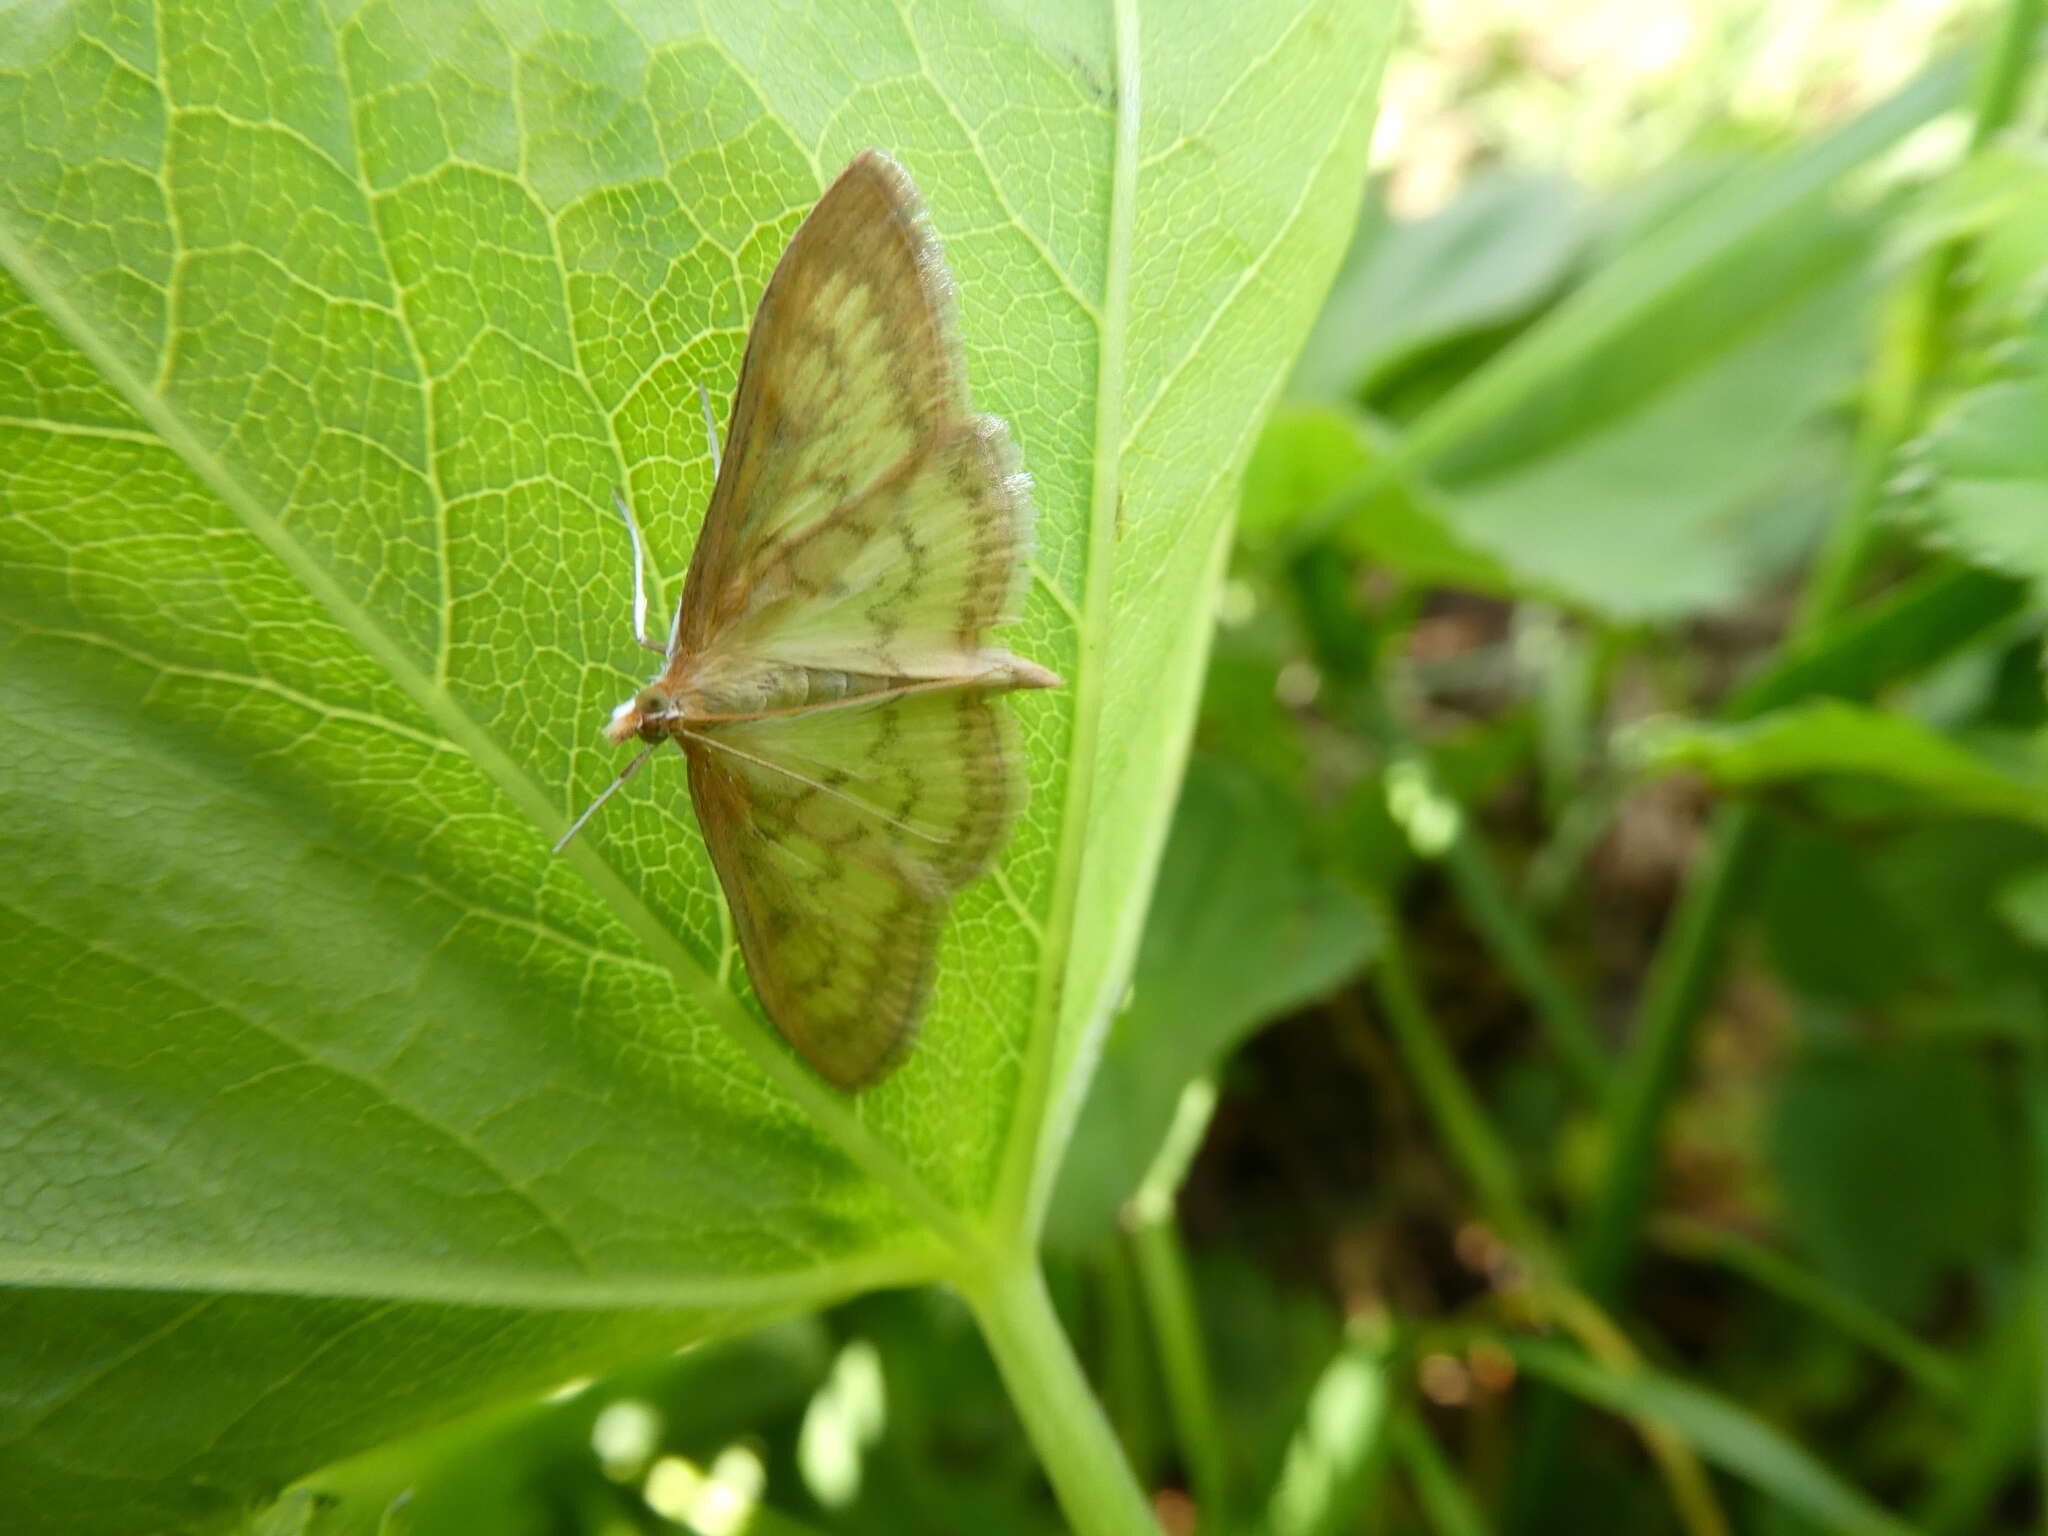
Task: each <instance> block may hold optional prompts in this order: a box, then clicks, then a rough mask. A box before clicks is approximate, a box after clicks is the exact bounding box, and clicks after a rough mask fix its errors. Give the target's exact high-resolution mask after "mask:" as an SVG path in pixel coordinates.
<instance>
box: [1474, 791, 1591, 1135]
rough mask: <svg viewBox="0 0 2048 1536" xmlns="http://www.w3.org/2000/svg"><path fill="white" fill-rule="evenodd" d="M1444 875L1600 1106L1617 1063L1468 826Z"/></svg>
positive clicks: (1563, 1057)
mask: <svg viewBox="0 0 2048 1536" xmlns="http://www.w3.org/2000/svg"><path fill="white" fill-rule="evenodd" d="M1444 871H1445V873H1447V874H1448V875H1449V876H1450V877H1451V886H1452V888H1453V889H1454V890H1456V891H1457V893H1458V898H1459V900H1460V901H1461V902H1463V904H1464V908H1465V915H1466V916H1467V917H1469V918H1470V919H1471V920H1472V926H1473V927H1474V928H1476V929H1478V930H1479V935H1480V937H1481V938H1483V939H1484V940H1485V941H1486V943H1487V945H1488V947H1489V948H1491V949H1492V950H1493V953H1494V956H1495V958H1497V959H1498V960H1499V961H1500V963H1501V965H1502V967H1503V968H1504V969H1505V970H1506V971H1507V973H1508V974H1509V975H1510V976H1512V977H1513V978H1514V980H1515V982H1516V983H1517V985H1519V986H1520V987H1521V989H1522V994H1523V996H1525V997H1527V998H1528V999H1529V1002H1530V1005H1531V1006H1532V1007H1533V1008H1534V1009H1535V1010H1536V1021H1537V1023H1538V1024H1540V1025H1541V1026H1542V1028H1543V1033H1544V1036H1545V1037H1546V1038H1547V1039H1548V1040H1549V1041H1550V1048H1551V1049H1552V1050H1553V1051H1555V1052H1557V1058H1558V1060H1559V1061H1560V1062H1562V1063H1563V1065H1564V1068H1565V1070H1566V1071H1567V1072H1569V1073H1570V1074H1571V1077H1572V1081H1573V1083H1574V1084H1575V1085H1576V1086H1577V1088H1578V1090H1579V1091H1580V1093H1582V1094H1584V1095H1585V1097H1586V1098H1587V1100H1588V1101H1589V1102H1591V1103H1595V1104H1598V1103H1600V1102H1602V1101H1603V1100H1604V1099H1605V1098H1606V1097H1607V1093H1608V1090H1609V1088H1610V1086H1611V1085H1612V1083H1613V1078H1614V1063H1613V1061H1612V1059H1611V1058H1610V1057H1609V1056H1608V1055H1607V1053H1606V1052H1605V1051H1603V1050H1601V1048H1600V1041H1599V1038H1598V1036H1597V1035H1596V1034H1595V1033H1594V1030H1593V1020H1592V1017H1591V1016H1590V1015H1589V1014H1588V1013H1587V1011H1586V1010H1585V1009H1584V1008H1583V1007H1581V1006H1580V1004H1579V999H1578V996H1577V994H1576V993H1575V992H1574V991H1573V990H1572V989H1571V987H1569V986H1567V985H1566V984H1565V981H1564V978H1563V977H1562V976H1560V975H1559V974H1558V973H1557V971H1556V970H1554V969H1553V968H1552V966H1551V964H1550V956H1549V954H1548V953H1547V952H1546V951H1545V950H1544V947H1543V945H1542V944H1541V943H1539V942H1538V941H1537V938H1536V935H1535V932H1534V931H1533V930H1532V929H1531V928H1530V926H1529V924H1528V922H1527V921H1526V920H1525V919H1524V917H1523V915H1522V908H1521V905H1520V903H1518V902H1516V901H1515V900H1514V899H1513V898H1512V897H1510V896H1509V895H1508V891H1507V886H1506V883H1505V882H1504V881H1503V880H1502V879H1501V876H1500V870H1499V868H1498V867H1497V866H1496V865H1495V864H1494V862H1493V857H1492V855H1491V854H1489V853H1488V852H1487V850H1486V845H1485V844H1484V843H1482V842H1481V841H1480V840H1479V839H1478V838H1477V837H1475V836H1474V835H1473V833H1472V831H1471V829H1470V827H1468V826H1465V825H1463V824H1461V825H1460V826H1459V828H1458V831H1457V834H1456V835H1455V836H1454V837H1453V838H1452V839H1451V845H1450V847H1448V848H1446V849H1445V850H1444Z"/></svg>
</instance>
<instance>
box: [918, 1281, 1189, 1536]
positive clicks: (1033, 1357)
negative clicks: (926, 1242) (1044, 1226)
mask: <svg viewBox="0 0 2048 1536" xmlns="http://www.w3.org/2000/svg"><path fill="white" fill-rule="evenodd" d="M956 1284H957V1285H958V1287H959V1289H960V1292H961V1294H962V1295H963V1296H964V1297H965V1298H966V1300H967V1304H968V1306H969V1307H971V1308H972V1309H973V1311H974V1316H975V1320H976V1321H977V1322H978V1323H979V1324H980V1325H981V1332H982V1337H983V1338H985V1339H987V1340H988V1347H989V1352H990V1353H991V1354H993V1355H994V1356H995V1360H996V1368H997V1370H999V1371H1001V1372H1002V1377H1003V1384H1004V1386H1005V1387H1006V1388H1008V1390H1009V1394H1010V1400H1011V1401H1012V1402H1013V1403H1015V1404H1016V1405H1017V1413H1018V1416H1019V1417H1020V1418H1022V1419H1023V1421H1024V1432H1025V1433H1026V1434H1027V1435H1029V1436H1030V1437H1031V1443H1032V1445H1033V1446H1034V1447H1035V1448H1036V1449H1037V1451H1038V1457H1039V1460H1040V1462H1041V1463H1042V1464H1043V1465H1044V1467H1045V1472H1046V1476H1047V1477H1048V1478H1049V1479H1050V1480H1051V1482H1052V1487H1053V1493H1054V1495H1055V1496H1056V1497H1057V1498H1058V1499H1059V1503H1060V1509H1061V1510H1062V1512H1064V1514H1065V1515H1066V1517H1067V1522H1068V1524H1069V1525H1071V1526H1072V1527H1073V1529H1074V1530H1075V1531H1076V1532H1077V1533H1079V1536H1159V1522H1158V1521H1157V1520H1155V1519H1154V1518H1153V1515H1152V1511H1151V1508H1150V1507H1149V1506H1148V1505H1147V1504H1146V1502H1145V1496H1144V1494H1143V1493H1142V1492H1140V1491H1139V1488H1138V1484H1137V1481H1136V1479H1134V1478H1133V1477H1132V1476H1131V1469H1130V1467H1129V1465H1128V1464H1127V1463H1126V1462H1125V1461H1124V1458H1123V1452H1122V1451H1121V1450H1120V1449H1119V1448H1118V1446H1117V1441H1116V1435H1115V1434H1114V1432H1112V1431H1111V1429H1110V1427H1109V1421H1108V1420H1107V1419H1106V1418H1104V1417H1103V1415H1102V1409H1101V1407H1100V1406H1099V1405H1098V1404H1097V1403H1096V1401H1095V1397H1094V1394H1093V1393H1091V1392H1090V1391H1089V1389H1088V1380H1087V1378H1086V1377H1085V1376H1083V1375H1082V1374H1081V1364H1080V1362H1079V1361H1078V1360H1076V1359H1075V1358H1074V1349H1073V1346H1072V1344H1070V1343H1069V1342H1068V1340H1067V1336H1066V1333H1065V1332H1064V1331H1063V1330H1062V1329H1061V1327H1060V1321H1059V1317H1058V1315H1057V1314H1056V1313H1054V1311H1053V1307H1052V1298H1051V1296H1049V1295H1048V1294H1047V1293H1046V1289H1045V1278H1044V1276H1043V1275H1041V1274H1040V1273H1039V1270H1038V1266H1037V1265H1036V1264H1035V1263H1034V1262H1032V1261H1031V1260H1030V1259H1029V1258H1026V1257H1023V1256H1021V1255H1020V1256H1017V1257H1016V1258H1014V1259H1009V1260H1003V1259H996V1260H994V1261H993V1262H992V1263H991V1264H990V1266H989V1267H988V1268H987V1269H986V1270H982V1271H979V1272H976V1273H970V1274H963V1275H961V1276H959V1277H957V1279H956Z"/></svg>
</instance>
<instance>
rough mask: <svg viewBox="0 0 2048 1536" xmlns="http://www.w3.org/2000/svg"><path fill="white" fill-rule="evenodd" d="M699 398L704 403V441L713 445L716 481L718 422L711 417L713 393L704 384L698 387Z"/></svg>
mask: <svg viewBox="0 0 2048 1536" xmlns="http://www.w3.org/2000/svg"><path fill="white" fill-rule="evenodd" d="M697 398H698V399H699V400H701V401H703V402H704V440H705V441H706V442H708V443H709V444H710V445H711V474H712V478H714V479H716V478H717V476H718V474H719V472H720V471H719V464H718V422H717V421H716V420H715V419H713V417H712V415H711V391H710V390H708V389H706V388H705V387H704V386H703V385H702V384H699V385H698V386H697Z"/></svg>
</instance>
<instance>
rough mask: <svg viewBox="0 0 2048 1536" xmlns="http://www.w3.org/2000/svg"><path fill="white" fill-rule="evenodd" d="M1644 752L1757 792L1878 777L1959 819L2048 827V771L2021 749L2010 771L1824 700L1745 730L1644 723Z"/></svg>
mask: <svg viewBox="0 0 2048 1536" xmlns="http://www.w3.org/2000/svg"><path fill="white" fill-rule="evenodd" d="M1638 746H1639V749H1640V751H1641V753H1642V755H1643V756H1644V757H1645V758H1646V759H1647V760H1648V761H1650V762H1652V763H1654V764H1655V765H1656V766H1658V767H1660V768H1677V767H1685V768H1697V769H1699V770H1700V771H1701V772H1703V773H1705V774H1707V775H1708V776H1710V777H1711V778H1713V779H1714V780H1716V781H1717V782H1719V783H1722V784H1727V785H1730V786H1734V787H1754V786H1760V785H1768V784H1773V783H1777V782H1780V781H1791V780H1799V779H1805V778H1811V777H1815V776H1829V775H1838V776H1845V777H1849V778H1854V779H1863V780H1872V781H1876V782H1879V783H1882V784H1884V785H1886V786H1888V787H1892V788H1896V789H1898V790H1902V791H1904V792H1906V793H1907V794H1909V795H1911V796H1912V797H1914V798H1916V799H1918V800H1920V801H1922V802H1931V803H1932V804H1933V805H1934V806H1936V807H1938V808H1939V809H1942V810H1945V811H1949V812H1952V813H1955V814H1960V815H1977V816H2006V817H2011V818H2013V819H2014V820H2018V821H2028V822H2033V823H2036V824H2041V825H2048V774H2044V773H2043V772H2042V769H2041V766H2040V765H2039V764H2038V763H2037V762H2036V761H2035V758H2036V756H2037V754H2038V751H2039V748H2038V747H2037V746H2035V745H2033V744H2030V743H2026V742H2022V743H2020V744H2018V745H2017V746H2015V747H2014V749H2013V750H2012V752H2011V754H2010V755H2011V756H2012V757H2013V758H2014V759H2015V761H2013V762H2012V763H2011V764H2010V765H2007V764H2005V763H2002V762H1999V761H1996V760H1994V759H1992V758H1990V757H1988V756H1983V755H1980V754H1978V753H1976V752H1973V751H1971V750H1970V749H1969V748H1968V747H1966V746H1963V745H1961V744H1959V743H1957V742H1955V741H1952V740H1950V739H1949V738H1948V737H1946V736H1943V735H1941V734H1939V733H1937V732H1936V731H1933V730H1931V729H1929V728H1928V727H1927V726H1925V725H1922V724H1921V723H1920V722H1919V721H1917V720H1914V719H1913V718H1911V717H1910V716H1907V715H1899V714H1887V713H1884V712H1881V711H1879V710H1875V709H1869V708H1866V707H1864V706H1861V705H1856V704H1848V703H1844V702H1842V701H1840V700H1835V699H1824V700H1820V701H1817V702H1815V703H1812V704H1804V705H1800V706H1797V707H1795V708H1792V709H1782V710H1778V711H1776V712H1774V713H1772V714H1769V715H1763V716H1760V717H1758V718H1757V719H1755V720H1752V721H1747V722H1744V723H1743V724H1740V725H1719V726H1716V725H1692V724H1678V723H1675V722H1674V723H1669V724H1658V723H1651V724H1646V725H1645V726H1644V728H1643V729H1642V731H1641V733H1640V735H1639V740H1638Z"/></svg>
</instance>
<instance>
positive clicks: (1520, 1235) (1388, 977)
mask: <svg viewBox="0 0 2048 1536" xmlns="http://www.w3.org/2000/svg"><path fill="white" fill-rule="evenodd" d="M1366 900H1367V901H1368V902H1369V903H1370V904H1371V905H1372V906H1373V907H1374V908H1375V912H1374V916H1376V917H1377V918H1378V919H1379V926H1380V931H1381V935H1382V937H1381V941H1380V951H1379V954H1378V955H1377V956H1376V957H1375V958H1374V960H1373V965H1372V970H1371V972H1370V979H1371V983H1372V989H1373V995H1374V996H1375V997H1376V998H1377V999H1378V1001H1379V1005H1380V1011H1381V1012H1382V1013H1383V1014H1384V1015H1385V1016H1386V1021H1387V1028H1388V1030H1389V1031H1390V1032H1391V1033H1392V1035H1393V1037H1394V1045H1395V1048H1396V1049H1397V1050H1398V1051H1399V1052H1400V1053H1401V1059H1402V1062H1403V1064H1404V1065H1405V1066H1406V1067H1407V1069H1408V1075H1409V1077H1410V1078H1411V1079H1412V1080H1413V1082H1414V1084H1415V1088H1416V1091H1417V1092H1418V1093H1420V1094H1421V1095H1422V1099H1423V1103H1424V1104H1425V1105H1426V1106H1427V1108H1428V1110H1429V1114H1430V1118H1431V1120H1432V1121H1433V1122H1434V1123H1435V1125H1436V1129H1437V1134H1438V1135H1440V1136H1441V1137H1442V1138H1443V1140H1444V1144H1445V1146H1446V1147H1447V1148H1448V1150H1449V1151H1450V1154H1451V1157H1452V1160H1453V1161H1455V1162H1456V1163H1457V1165H1458V1170H1459V1172H1460V1173H1462V1174H1463V1175H1464V1177H1465V1180H1466V1182H1467V1183H1469V1184H1470V1185H1471V1186H1472V1192H1473V1194H1474V1195H1475V1196H1477V1198H1478V1200H1479V1206H1480V1209H1481V1210H1482V1211H1484V1212H1485V1213H1486V1219H1487V1220H1488V1221H1490V1222H1492V1223H1493V1225H1494V1228H1495V1230H1496V1231H1498V1232H1499V1233H1500V1235H1501V1236H1502V1237H1503V1238H1504V1239H1505V1240H1506V1241H1507V1242H1508V1243H1510V1244H1511V1245H1513V1246H1514V1247H1516V1248H1519V1249H1522V1250H1523V1252H1524V1255H1525V1257H1527V1258H1530V1259H1531V1260H1537V1261H1542V1260H1546V1259H1547V1256H1548V1253H1549V1249H1550V1242H1549V1238H1548V1237H1547V1235H1546V1234H1545V1233H1544V1230H1543V1227H1542V1224H1541V1223H1540V1222H1538V1221H1537V1219H1536V1217H1535V1216H1534V1215H1533V1214H1532V1213H1531V1211H1530V1209H1529V1206H1528V1203H1527V1202H1526V1201H1525V1199H1524V1198H1523V1194H1522V1180H1521V1175H1520V1174H1519V1173H1518V1172H1517V1171H1516V1168H1515V1160H1514V1157H1513V1155H1512V1154H1511V1153H1510V1152H1509V1151H1508V1147H1507V1143H1506V1142H1505V1141H1503V1140H1502V1139H1501V1138H1500V1137H1499V1136H1497V1135H1496V1134H1495V1133H1494V1129H1493V1127H1492V1125H1491V1124H1489V1123H1488V1121H1487V1118H1486V1111H1485V1110H1484V1109H1483V1108H1482V1107H1481V1106H1480V1103H1479V1099H1478V1096H1477V1095H1475V1094H1474V1093H1473V1092H1472V1088H1471V1085H1470V1084H1469V1083H1467V1082H1466V1081H1465V1074H1464V1072H1463V1071H1462V1070H1460V1068H1459V1066H1458V1062H1457V1058H1456V1057H1454V1056H1453V1055H1452V1054H1451V1051H1450V1048H1449V1047H1448V1046H1447V1045H1445V1044H1444V1038H1443V1034H1442V1032H1441V1031H1440V1030H1438V1028H1437V1025H1436V1020H1435V1019H1433V1018H1431V1017H1430V1013H1429V1008H1428V1005H1427V1004H1425V1003H1424V1002H1423V1000H1422V992H1421V990H1420V988H1418V987H1417V986H1416V984H1415V973H1414V971H1413V969H1412V968H1411V967H1410V965H1409V962H1408V946H1407V944H1406V943H1405V942H1404V941H1403V939H1402V937H1401V929H1400V921H1399V918H1398V917H1397V915H1396V914H1395V913H1394V912H1393V911H1392V910H1391V909H1390V908H1389V907H1388V906H1387V904H1386V902H1385V901H1384V900H1382V899H1381V898H1380V897H1379V896H1378V895H1377V893H1367V894H1366Z"/></svg>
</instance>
